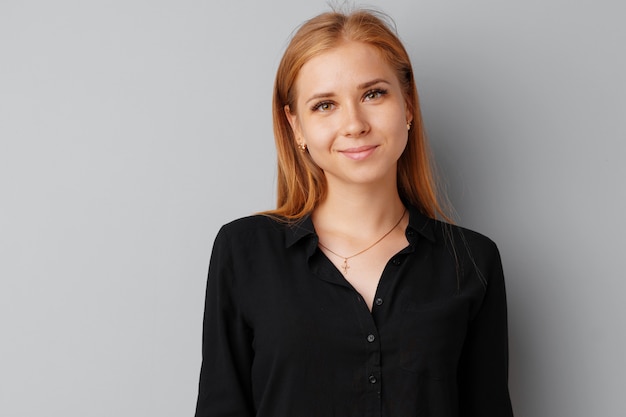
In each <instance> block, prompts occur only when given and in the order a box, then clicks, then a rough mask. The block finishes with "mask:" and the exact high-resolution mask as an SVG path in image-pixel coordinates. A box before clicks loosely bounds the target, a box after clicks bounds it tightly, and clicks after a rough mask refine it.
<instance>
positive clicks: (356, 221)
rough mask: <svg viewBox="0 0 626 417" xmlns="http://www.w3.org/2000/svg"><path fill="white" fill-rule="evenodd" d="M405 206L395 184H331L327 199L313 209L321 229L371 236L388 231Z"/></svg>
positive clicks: (344, 234)
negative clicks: (374, 187)
mask: <svg viewBox="0 0 626 417" xmlns="http://www.w3.org/2000/svg"><path fill="white" fill-rule="evenodd" d="M404 210H405V207H404V205H403V203H402V200H401V199H400V195H399V194H398V189H397V187H396V185H395V184H393V186H388V187H377V188H376V189H372V188H371V187H354V186H353V187H329V189H328V194H327V196H326V199H325V200H324V201H323V202H322V203H320V204H319V206H318V207H317V208H316V209H315V210H314V212H313V223H314V224H315V227H316V229H317V230H318V232H323V233H324V232H325V233H332V234H333V235H335V236H345V237H348V238H356V239H368V238H370V237H371V236H372V235H378V234H380V232H381V231H382V230H385V231H386V230H388V228H389V227H390V226H392V225H393V224H395V223H396V222H397V221H398V219H399V218H400V216H402V214H403V213H404Z"/></svg>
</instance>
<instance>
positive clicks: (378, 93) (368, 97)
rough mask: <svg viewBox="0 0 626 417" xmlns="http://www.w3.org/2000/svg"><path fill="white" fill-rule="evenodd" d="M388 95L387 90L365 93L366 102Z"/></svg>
mask: <svg viewBox="0 0 626 417" xmlns="http://www.w3.org/2000/svg"><path fill="white" fill-rule="evenodd" d="M385 94H387V91H386V90H372V91H368V92H367V93H365V100H375V99H377V98H380V97H382V96H384V95H385Z"/></svg>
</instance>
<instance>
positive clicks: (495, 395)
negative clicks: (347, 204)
mask: <svg viewBox="0 0 626 417" xmlns="http://www.w3.org/2000/svg"><path fill="white" fill-rule="evenodd" d="M409 212H410V217H409V225H408V227H407V229H406V232H405V233H406V238H407V240H408V242H409V245H408V246H407V247H406V248H405V249H403V250H402V251H400V252H399V253H398V254H396V255H395V256H394V257H392V258H391V259H390V260H389V262H388V263H387V265H386V266H385V269H384V271H383V274H382V276H381V278H380V282H379V285H378V288H377V291H376V295H375V298H374V305H373V308H372V311H371V312H370V310H369V309H368V307H367V305H366V303H365V302H364V300H363V299H362V297H361V296H360V295H359V294H358V293H357V292H356V291H355V290H354V288H353V287H352V286H351V285H350V284H349V283H348V282H347V281H346V280H345V279H344V277H343V275H342V274H341V272H340V271H339V270H338V269H337V268H336V267H335V266H334V265H333V264H332V263H331V261H330V260H329V259H328V258H326V256H325V255H324V254H323V253H322V252H321V251H320V250H319V249H318V246H317V244H318V239H317V235H316V234H315V230H314V227H313V223H312V221H311V219H310V218H308V217H307V218H304V219H303V220H302V221H300V222H298V223H297V224H291V225H289V224H286V223H281V222H278V221H276V220H274V219H272V218H269V217H266V216H252V217H247V218H243V219H239V220H236V221H234V222H232V223H230V224H227V225H225V226H223V227H222V229H221V230H220V232H219V233H218V235H217V238H216V240H215V244H214V247H213V254H212V256H211V262H210V266H209V278H208V285H207V294H206V306H205V315H204V334H203V348H202V354H203V362H202V369H201V372H200V385H199V395H198V403H197V410H196V416H197V417H218V416H219V417H226V416H228V417H244V416H245V417H252V416H258V417H370V416H372V417H373V416H384V417H409V416H411V417H414V416H429V417H456V416H465V417H470V416H471V417H508V416H512V411H511V404H510V400H509V393H508V387H507V373H508V370H507V367H508V349H507V320H506V300H505V291H504V279H503V274H502V267H501V263H500V257H499V254H498V250H497V248H496V246H495V244H494V243H493V242H492V241H490V240H489V239H488V238H486V237H484V236H482V235H480V234H478V233H475V232H472V231H469V230H466V229H462V228H460V227H457V226H451V225H448V224H445V223H442V222H439V221H435V220H432V219H429V218H427V217H425V216H423V215H422V214H420V213H419V212H418V210H417V209H415V208H409Z"/></svg>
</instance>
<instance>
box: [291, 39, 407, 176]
mask: <svg viewBox="0 0 626 417" xmlns="http://www.w3.org/2000/svg"><path fill="white" fill-rule="evenodd" d="M295 91H296V109H295V112H293V113H292V112H290V109H289V108H288V107H286V108H285V112H286V114H287V118H288V119H289V122H290V124H291V127H292V129H293V131H294V133H295V136H296V140H297V141H298V143H306V145H307V147H308V150H309V153H310V155H311V158H312V159H313V161H314V162H315V163H316V164H317V165H318V166H319V167H320V168H321V169H322V170H323V171H324V174H325V175H326V179H327V181H328V185H329V186H331V187H332V186H333V185H334V184H339V183H342V184H375V183H380V184H382V185H389V184H390V181H391V182H395V179H396V167H397V161H398V159H399V158H400V155H401V154H402V152H403V151H404V148H405V147H406V143H407V138H408V133H407V122H410V121H411V120H412V116H411V114H410V113H409V111H408V110H407V106H406V101H405V99H404V96H403V94H402V89H401V87H400V82H399V80H398V78H397V77H396V74H395V72H394V70H393V69H392V68H391V67H390V66H389V64H387V62H386V61H385V60H384V59H383V57H382V56H381V54H380V53H379V52H378V50H377V49H375V48H374V47H373V46H370V45H367V44H364V43H361V42H354V41H348V42H345V43H342V44H340V45H339V46H337V47H336V48H333V49H331V50H329V51H327V52H324V53H322V54H320V55H317V56H315V57H314V58H311V59H310V60H309V61H308V62H307V63H306V64H304V66H303V67H302V69H301V70H300V73H299V74H298V78H297V79H296V84H295Z"/></svg>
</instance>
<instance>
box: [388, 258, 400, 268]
mask: <svg viewBox="0 0 626 417" xmlns="http://www.w3.org/2000/svg"><path fill="white" fill-rule="evenodd" d="M391 263H392V264H394V265H395V266H398V265H400V264H401V263H402V261H401V260H400V259H399V258H393V260H392V261H391Z"/></svg>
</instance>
